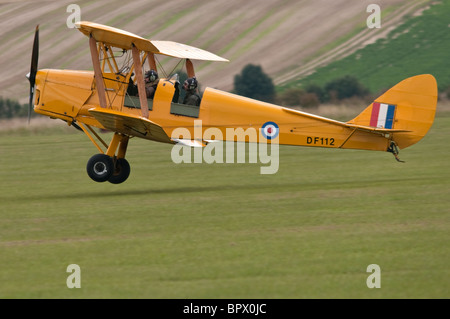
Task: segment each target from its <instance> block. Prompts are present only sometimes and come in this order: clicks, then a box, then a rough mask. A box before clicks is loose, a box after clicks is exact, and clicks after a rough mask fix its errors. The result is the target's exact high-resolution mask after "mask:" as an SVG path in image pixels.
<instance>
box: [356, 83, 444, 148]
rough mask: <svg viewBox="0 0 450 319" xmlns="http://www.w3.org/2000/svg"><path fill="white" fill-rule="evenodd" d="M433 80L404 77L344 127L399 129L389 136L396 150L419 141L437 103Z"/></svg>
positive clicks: (429, 123)
mask: <svg viewBox="0 0 450 319" xmlns="http://www.w3.org/2000/svg"><path fill="white" fill-rule="evenodd" d="M437 94H438V92H437V84H436V79H435V78H434V77H433V76H432V75H430V74H422V75H417V76H413V77H410V78H407V79H405V80H403V81H401V82H400V83H398V84H397V85H395V86H394V87H392V88H391V89H390V90H388V91H387V92H386V93H384V94H383V95H381V96H380V97H378V98H377V99H376V100H375V101H374V102H373V103H372V104H371V105H369V106H368V107H367V108H366V109H365V110H364V111H363V112H362V113H361V114H359V115H358V116H357V117H355V118H354V119H353V120H351V121H349V122H348V124H353V125H361V126H368V127H377V128H384V129H392V130H393V131H394V130H403V132H395V133H393V134H392V140H393V141H394V142H395V144H396V145H397V146H398V147H399V148H400V149H402V148H406V147H408V146H410V145H413V144H415V143H417V142H418V141H420V140H421V139H422V138H423V137H424V136H425V134H427V132H428V130H429V129H430V127H431V125H432V124H433V121H434V116H435V113H436V104H437Z"/></svg>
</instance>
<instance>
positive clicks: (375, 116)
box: [370, 102, 395, 129]
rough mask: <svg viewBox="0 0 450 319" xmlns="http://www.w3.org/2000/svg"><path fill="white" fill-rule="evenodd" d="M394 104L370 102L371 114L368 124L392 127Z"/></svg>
mask: <svg viewBox="0 0 450 319" xmlns="http://www.w3.org/2000/svg"><path fill="white" fill-rule="evenodd" d="M394 114H395V105H393V104H385V103H378V102H374V103H373V104H372V115H371V117H370V126H372V127H379V128H387V129H392V127H393V126H394Z"/></svg>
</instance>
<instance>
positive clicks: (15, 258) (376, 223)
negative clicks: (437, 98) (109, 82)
mask: <svg viewBox="0 0 450 319" xmlns="http://www.w3.org/2000/svg"><path fill="white" fill-rule="evenodd" d="M449 135H450V116H448V115H447V116H445V115H441V116H440V117H438V118H437V119H436V122H435V124H434V126H433V127H432V129H431V131H430V132H429V134H428V135H427V136H426V137H425V138H424V140H423V141H421V142H419V143H418V144H417V145H414V146H412V147H411V148H408V149H406V150H403V151H402V152H401V154H400V157H401V158H402V159H403V160H405V161H406V163H404V164H402V163H397V162H396V161H395V160H394V158H393V156H392V155H391V154H388V153H383V152H370V151H352V150H327V149H315V148H296V147H281V148H280V169H279V171H278V173H277V174H274V175H260V174H259V169H260V166H261V164H211V165H210V164H179V165H176V164H174V163H172V161H171V158H170V151H171V146H170V145H164V144H158V143H152V142H148V141H144V140H139V139H132V140H131V141H130V145H129V146H130V147H129V151H128V154H127V158H128V160H129V162H130V163H131V167H132V172H131V176H130V178H129V180H128V181H127V182H125V183H124V184H121V185H112V184H109V183H102V184H99V183H95V182H92V181H91V180H90V179H89V177H88V176H87V175H86V172H85V165H86V162H87V160H88V158H89V157H90V156H92V155H93V154H95V153H96V149H95V148H94V147H93V146H92V145H91V144H90V142H89V140H88V139H87V138H86V137H85V136H83V135H82V134H81V133H79V132H76V131H75V130H73V131H69V132H67V131H66V129H46V130H42V131H38V132H35V133H33V134H32V133H30V132H27V131H16V132H12V133H8V134H6V133H0V154H1V159H0V180H1V182H0V250H1V258H0V282H1V285H0V298H155V299H156V298H158V299H159V298H161V299H162V298H294V299H296V298H449V297H450V295H449V291H450V289H449V288H450V282H449V279H448V278H450V276H449V275H450V272H449V267H448V264H449V262H450V258H449V256H450V251H449V248H448V247H449V246H448V242H449V239H450V238H449V230H450V229H449V225H450V223H449V222H450V219H449V213H450V187H449V186H450V183H449V178H450V168H449V163H448V158H449V157H450V149H449V147H448V136H449ZM69 264H78V265H79V266H80V267H81V289H69V288H67V286H66V279H67V277H68V275H69V273H67V272H66V268H67V266H68V265H69ZM370 264H378V265H379V266H380V267H381V288H380V289H369V288H367V286H366V279H367V277H368V276H369V275H370V274H369V273H367V272H366V269H367V266H368V265H370Z"/></svg>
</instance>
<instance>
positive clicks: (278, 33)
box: [0, 0, 429, 102]
mask: <svg viewBox="0 0 450 319" xmlns="http://www.w3.org/2000/svg"><path fill="white" fill-rule="evenodd" d="M371 2H373V1H369V0H366V1H348V0H335V1H332V2H331V1H325V0H304V1H298V0H277V1H264V2H263V1H258V0H249V1H245V2H242V1H237V0H229V1H219V0H213V1H211V0H198V1H194V2H185V1H183V2H180V1H175V0H168V1H163V2H162V1H148V0H145V1H144V0H137V1H117V0H115V1H106V0H99V1H91V0H84V1H77V4H78V5H79V6H80V7H81V19H82V20H88V21H95V22H98V23H103V24H107V25H111V26H114V27H118V28H121V29H125V30H127V31H129V32H133V33H135V34H138V35H140V36H143V37H146V38H150V39H154V40H172V41H177V42H181V43H186V44H189V45H193V46H197V47H200V48H203V49H206V50H210V51H212V52H214V53H217V54H219V55H221V56H224V57H225V58H227V59H229V60H230V61H231V62H230V63H219V64H218V63H214V64H211V63H209V64H201V65H200V64H199V63H196V69H197V75H198V77H199V79H200V81H201V82H202V84H203V85H204V86H211V87H216V88H219V89H223V90H230V89H231V88H232V85H233V77H234V75H235V74H237V73H239V72H240V71H241V69H242V68H243V66H245V65H246V64H248V63H254V64H259V65H261V66H262V67H263V69H264V71H265V72H266V73H268V74H269V75H270V76H271V77H272V78H273V79H274V80H275V82H276V83H282V82H283V81H284V82H286V81H290V80H291V78H295V77H296V76H297V75H298V74H300V73H301V71H302V70H304V69H303V66H304V65H311V63H312V62H314V63H312V65H313V69H314V68H316V67H318V66H320V65H322V64H326V63H329V62H330V61H333V60H335V59H337V58H342V57H344V56H346V55H347V54H349V53H351V52H352V51H354V50H355V49H356V48H359V47H361V46H364V45H365V44H366V43H368V42H370V41H374V40H375V39H376V38H378V37H382V36H384V35H385V34H386V31H387V30H388V29H389V28H392V27H394V26H395V25H398V24H399V23H400V22H401V21H402V17H404V16H405V15H410V14H412V13H414V12H416V11H417V10H419V9H421V8H423V6H424V5H425V4H426V3H428V2H429V1H427V0H416V1H406V0H382V1H378V3H379V4H380V6H381V8H382V12H383V19H384V20H385V21H386V23H385V24H384V25H383V28H381V29H372V30H370V32H367V28H366V27H365V22H366V19H367V17H368V15H369V14H368V13H367V12H366V8H367V5H368V4H370V3H371ZM71 3H73V0H61V1H34V2H25V1H15V2H8V3H1V4H0V38H1V39H2V41H1V42H0V52H1V60H0V61H1V67H0V72H1V77H0V87H1V88H2V89H1V92H0V95H2V96H7V97H9V98H14V99H18V100H20V101H21V102H27V99H28V96H27V95H28V83H27V80H26V79H25V74H27V73H28V72H29V65H30V56H31V47H32V41H33V32H34V28H35V26H36V25H37V24H40V30H41V31H40V59H39V68H67V69H91V61H90V56H89V49H88V45H87V39H86V37H85V36H83V35H82V34H81V33H79V32H77V30H75V29H73V30H72V29H68V28H67V26H66V20H67V18H68V17H69V15H70V13H67V12H66V8H67V6H68V5H69V4H71ZM346 43H347V44H346ZM348 43H350V44H348ZM342 45H344V46H343V47H342Z"/></svg>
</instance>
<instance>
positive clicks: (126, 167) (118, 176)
mask: <svg viewBox="0 0 450 319" xmlns="http://www.w3.org/2000/svg"><path fill="white" fill-rule="evenodd" d="M130 171H131V168H130V164H129V163H128V161H127V160H126V159H124V158H118V159H117V160H116V163H115V167H114V172H113V174H112V175H111V177H110V178H109V180H108V181H109V182H110V183H113V184H120V183H123V182H125V181H126V180H127V178H128V176H130Z"/></svg>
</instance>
